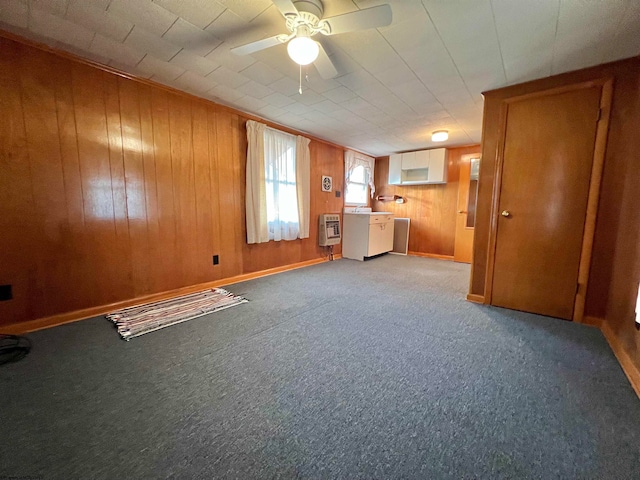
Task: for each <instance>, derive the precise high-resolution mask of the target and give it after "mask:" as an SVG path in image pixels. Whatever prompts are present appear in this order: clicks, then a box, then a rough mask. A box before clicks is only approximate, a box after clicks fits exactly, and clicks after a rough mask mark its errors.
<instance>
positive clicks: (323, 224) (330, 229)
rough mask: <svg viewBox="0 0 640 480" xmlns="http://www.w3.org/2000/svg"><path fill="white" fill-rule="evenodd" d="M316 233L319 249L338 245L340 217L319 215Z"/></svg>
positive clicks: (334, 214) (329, 214)
mask: <svg viewBox="0 0 640 480" xmlns="http://www.w3.org/2000/svg"><path fill="white" fill-rule="evenodd" d="M318 233H319V235H318V236H319V244H320V246H321V247H327V246H331V245H338V244H339V243H340V215H338V214H337V213H323V214H322V215H320V223H319V228H318Z"/></svg>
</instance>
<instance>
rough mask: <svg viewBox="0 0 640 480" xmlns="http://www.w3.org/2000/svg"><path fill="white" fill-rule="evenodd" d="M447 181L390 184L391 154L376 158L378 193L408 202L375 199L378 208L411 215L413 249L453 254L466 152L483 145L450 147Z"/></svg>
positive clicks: (405, 215) (411, 248)
mask: <svg viewBox="0 0 640 480" xmlns="http://www.w3.org/2000/svg"><path fill="white" fill-rule="evenodd" d="M447 150H448V165H447V169H448V170H447V175H448V176H447V183H446V184H445V185H407V186H398V185H389V183H388V179H389V157H381V158H377V159H376V169H375V183H376V196H377V195H400V196H401V197H404V199H405V202H406V203H395V202H379V201H373V204H372V206H373V208H374V210H378V211H389V212H393V213H394V214H395V215H396V217H404V218H410V219H411V223H410V227H409V251H410V252H417V253H426V254H432V255H443V256H447V257H452V256H453V248H454V245H455V236H456V217H457V210H458V182H459V178H460V165H459V164H460V161H461V159H462V156H463V155H469V154H472V153H477V152H479V151H480V146H479V145H472V146H469V147H457V148H449V149H447Z"/></svg>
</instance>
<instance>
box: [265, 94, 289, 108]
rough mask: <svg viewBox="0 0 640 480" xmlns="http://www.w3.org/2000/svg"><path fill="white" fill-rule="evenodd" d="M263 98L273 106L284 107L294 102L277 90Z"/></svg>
mask: <svg viewBox="0 0 640 480" xmlns="http://www.w3.org/2000/svg"><path fill="white" fill-rule="evenodd" d="M263 100H264V101H265V102H267V103H268V104H269V105H273V106H274V107H286V106H287V105H291V104H292V103H295V100H293V99H292V98H289V97H287V96H286V95H282V94H281V93H278V92H274V93H272V94H271V95H268V96H266V97H264V98H263Z"/></svg>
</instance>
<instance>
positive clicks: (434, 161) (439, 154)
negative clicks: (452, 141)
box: [428, 148, 447, 183]
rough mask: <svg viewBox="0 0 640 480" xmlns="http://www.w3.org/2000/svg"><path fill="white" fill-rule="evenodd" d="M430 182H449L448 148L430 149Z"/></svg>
mask: <svg viewBox="0 0 640 480" xmlns="http://www.w3.org/2000/svg"><path fill="white" fill-rule="evenodd" d="M428 182H429V183H446V182H447V149H446V148H436V149H434V150H429V180H428Z"/></svg>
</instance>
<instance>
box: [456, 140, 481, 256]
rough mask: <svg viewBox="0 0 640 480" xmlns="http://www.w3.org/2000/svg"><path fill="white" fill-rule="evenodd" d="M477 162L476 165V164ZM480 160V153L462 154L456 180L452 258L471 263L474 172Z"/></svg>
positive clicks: (476, 180) (474, 194)
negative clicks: (456, 195) (456, 197)
mask: <svg viewBox="0 0 640 480" xmlns="http://www.w3.org/2000/svg"><path fill="white" fill-rule="evenodd" d="M476 162H477V165H476ZM479 162H480V154H479V153H476V154H473V155H464V156H463V157H462V158H461V160H460V177H459V182H458V210H457V212H458V213H457V215H456V237H455V243H454V249H453V260H454V261H455V262H461V263H471V259H472V256H473V230H474V227H475V216H476V211H475V210H476V200H477V198H478V177H477V175H475V174H474V175H473V178H472V174H471V170H472V164H473V165H474V168H473V170H474V173H475V171H476V170H477V166H478V165H479Z"/></svg>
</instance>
